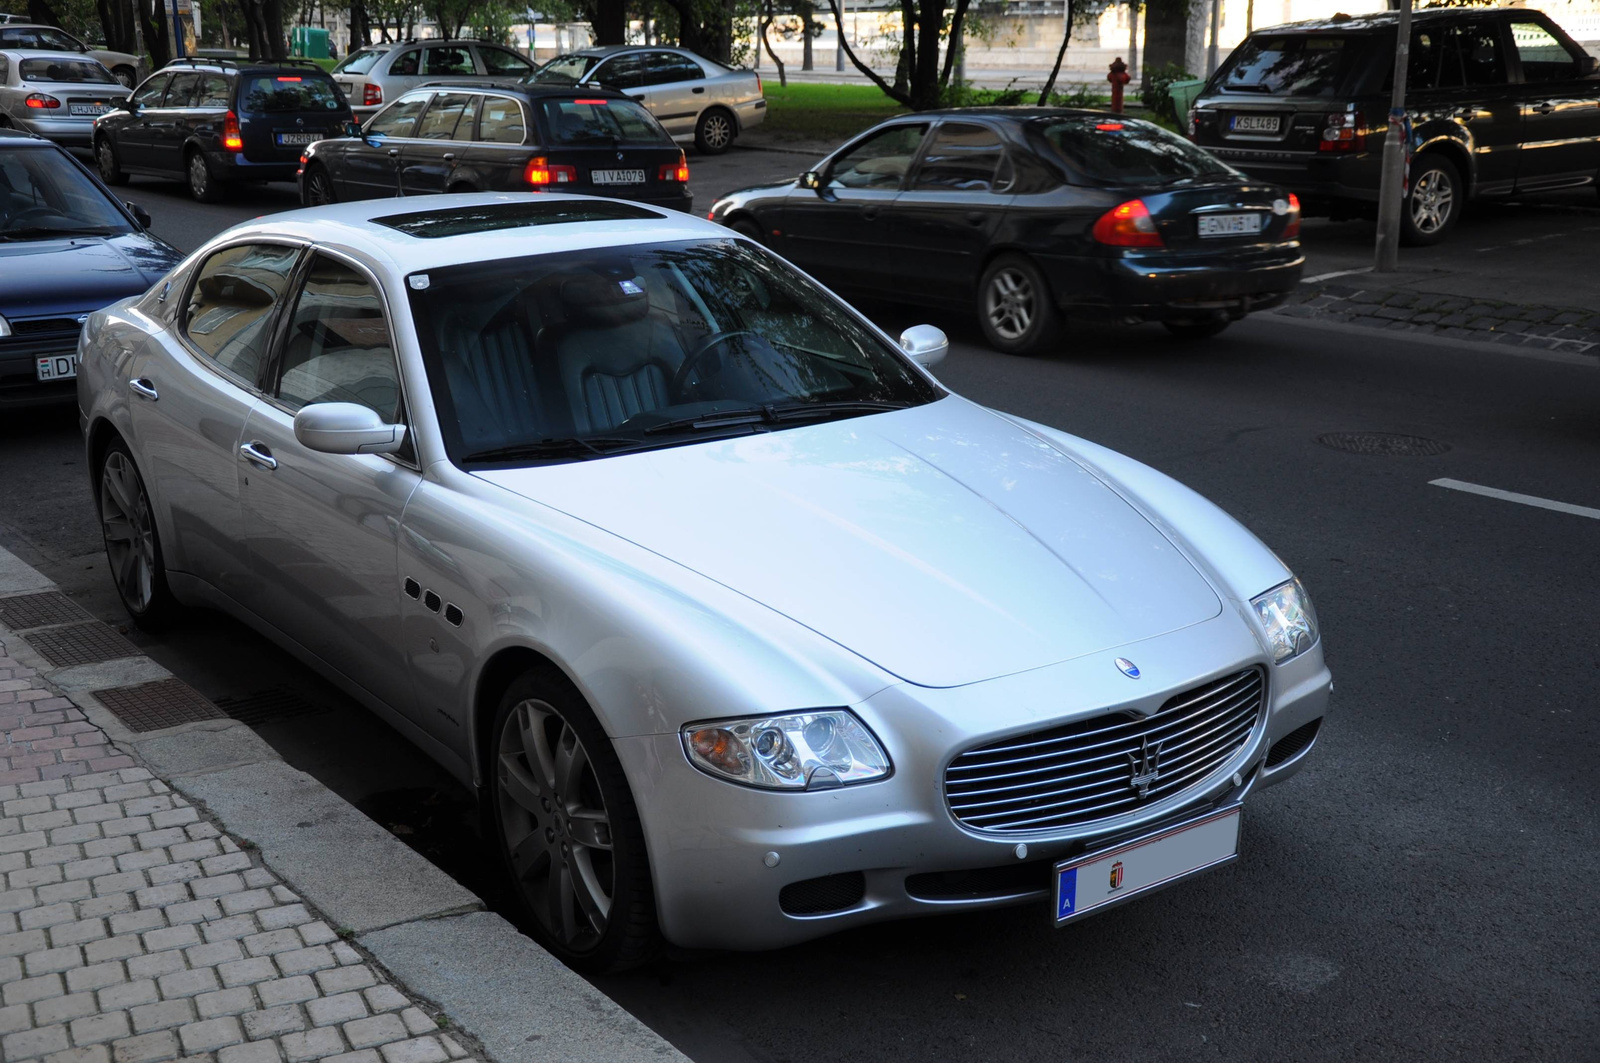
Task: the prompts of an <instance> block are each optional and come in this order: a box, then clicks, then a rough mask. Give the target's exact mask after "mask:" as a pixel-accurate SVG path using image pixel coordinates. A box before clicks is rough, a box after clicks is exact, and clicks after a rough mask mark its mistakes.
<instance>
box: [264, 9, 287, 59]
mask: <svg viewBox="0 0 1600 1063" xmlns="http://www.w3.org/2000/svg"><path fill="white" fill-rule="evenodd" d="M261 21H262V29H263V30H265V31H266V34H267V42H268V49H267V55H268V56H270V57H271V58H273V59H287V58H289V44H288V42H287V41H286V40H284V37H283V0H261Z"/></svg>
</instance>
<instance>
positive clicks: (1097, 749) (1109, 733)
mask: <svg viewBox="0 0 1600 1063" xmlns="http://www.w3.org/2000/svg"><path fill="white" fill-rule="evenodd" d="M1266 693H1267V686H1266V675H1265V673H1264V672H1263V670H1262V669H1260V668H1248V669H1246V670H1244V671H1242V672H1237V673H1235V674H1233V675H1229V676H1224V677H1222V678H1220V679H1214V680H1212V681H1210V682H1208V683H1203V684H1201V685H1200V686H1197V687H1195V688H1193V689H1191V690H1186V691H1183V692H1181V693H1179V694H1176V695H1174V696H1173V697H1171V698H1168V699H1167V701H1166V703H1165V704H1163V705H1162V706H1161V708H1160V709H1159V710H1157V711H1156V712H1154V713H1152V714H1151V715H1150V716H1148V717H1141V718H1134V719H1127V718H1124V717H1122V714H1121V713H1109V714H1106V715H1102V716H1097V717H1094V718H1093V719H1089V720H1078V721H1076V722H1074V723H1070V724H1063V725H1058V726H1055V727H1050V728H1045V729H1041V730H1039V731H1035V732H1032V733H1031V734H1026V735H1013V736H1012V737H1010V738H1008V739H1005V740H1004V741H1002V742H997V743H995V744H993V745H989V746H982V747H979V748H977V749H972V750H968V751H967V752H965V753H962V754H961V755H960V756H958V757H956V759H955V760H954V761H952V762H951V764H950V766H949V767H948V768H947V769H946V771H945V799H946V801H947V802H948V803H949V806H950V811H951V813H952V814H953V815H954V816H955V817H956V819H958V820H960V821H961V822H963V823H966V824H967V825H969V826H971V827H974V828H976V829H978V830H983V831H997V832H1005V831H1018V830H1029V831H1032V830H1048V829H1052V828H1057V829H1059V828H1062V827H1070V826H1075V825H1078V824H1083V823H1092V822H1094V821H1096V820H1100V819H1105V818H1107V817H1110V816H1115V815H1118V814H1121V813H1125V812H1129V811H1133V810H1135V809H1138V808H1141V807H1144V806H1146V805H1149V804H1152V803H1154V802H1156V801H1160V800H1164V799H1166V798H1170V797H1173V796H1175V795H1177V794H1180V793H1182V792H1183V791H1184V790H1186V789H1188V788H1190V787H1193V786H1197V785H1199V784H1200V783H1202V782H1203V781H1204V780H1206V779H1207V778H1209V777H1210V776H1212V775H1213V774H1215V773H1216V772H1217V771H1218V770H1220V769H1221V768H1223V767H1224V766H1226V764H1227V763H1228V761H1229V760H1230V759H1232V758H1233V757H1234V756H1235V755H1236V754H1237V753H1238V752H1239V751H1240V750H1241V749H1243V748H1244V747H1245V745H1246V744H1247V743H1248V742H1249V740H1250V736H1251V735H1252V734H1253V733H1254V732H1255V730H1256V728H1257V727H1258V726H1259V725H1260V723H1261V718H1262V715H1263V713H1264V711H1265V707H1266ZM1107 716H1113V717H1118V718H1117V719H1116V722H1113V723H1108V722H1107ZM1146 742H1148V743H1149V744H1150V746H1151V747H1154V746H1155V745H1156V744H1157V743H1160V749H1161V753H1160V760H1159V767H1160V773H1159V775H1158V776H1157V778H1156V779H1155V781H1154V782H1153V783H1152V784H1151V785H1150V787H1149V791H1148V793H1147V794H1146V795H1145V796H1144V797H1140V796H1139V793H1138V791H1137V790H1135V789H1134V787H1133V785H1132V778H1133V774H1134V773H1133V770H1132V765H1131V764H1130V762H1129V756H1130V755H1132V756H1133V757H1135V758H1138V757H1141V756H1142V755H1143V751H1144V749H1145V743H1146Z"/></svg>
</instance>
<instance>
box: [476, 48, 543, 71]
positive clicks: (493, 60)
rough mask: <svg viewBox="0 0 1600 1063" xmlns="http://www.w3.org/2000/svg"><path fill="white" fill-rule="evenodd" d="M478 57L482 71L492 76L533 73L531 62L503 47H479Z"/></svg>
mask: <svg viewBox="0 0 1600 1063" xmlns="http://www.w3.org/2000/svg"><path fill="white" fill-rule="evenodd" d="M478 58H479V59H481V60H483V69H484V72H485V73H487V74H489V75H491V76H493V77H514V78H520V77H525V76H527V75H528V74H531V73H533V64H532V63H530V62H528V61H527V60H526V59H524V58H522V56H520V55H518V54H517V53H516V52H508V51H506V50H505V49H504V48H481V47H480V48H479V49H478Z"/></svg>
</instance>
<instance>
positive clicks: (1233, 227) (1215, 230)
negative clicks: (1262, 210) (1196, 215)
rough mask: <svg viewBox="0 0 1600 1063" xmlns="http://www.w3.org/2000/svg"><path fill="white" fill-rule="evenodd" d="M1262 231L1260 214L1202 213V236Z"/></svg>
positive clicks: (1248, 233)
mask: <svg viewBox="0 0 1600 1063" xmlns="http://www.w3.org/2000/svg"><path fill="white" fill-rule="evenodd" d="M1260 231H1261V215H1259V214H1202V215H1200V235H1201V236H1249V235H1251V234H1252V233H1258V232H1260Z"/></svg>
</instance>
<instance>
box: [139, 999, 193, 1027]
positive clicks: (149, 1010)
mask: <svg viewBox="0 0 1600 1063" xmlns="http://www.w3.org/2000/svg"><path fill="white" fill-rule="evenodd" d="M128 1013H129V1014H130V1015H132V1016H133V1028H134V1030H135V1031H136V1032H138V1033H149V1032H150V1031H151V1030H170V1029H172V1028H174V1027H177V1026H182V1025H184V1024H185V1023H190V1022H194V1021H195V1010H194V1001H192V1000H188V999H184V1000H163V1001H161V1002H160V1003H159V1004H144V1005H141V1006H139V1007H136V1008H130V1009H129V1010H128Z"/></svg>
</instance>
